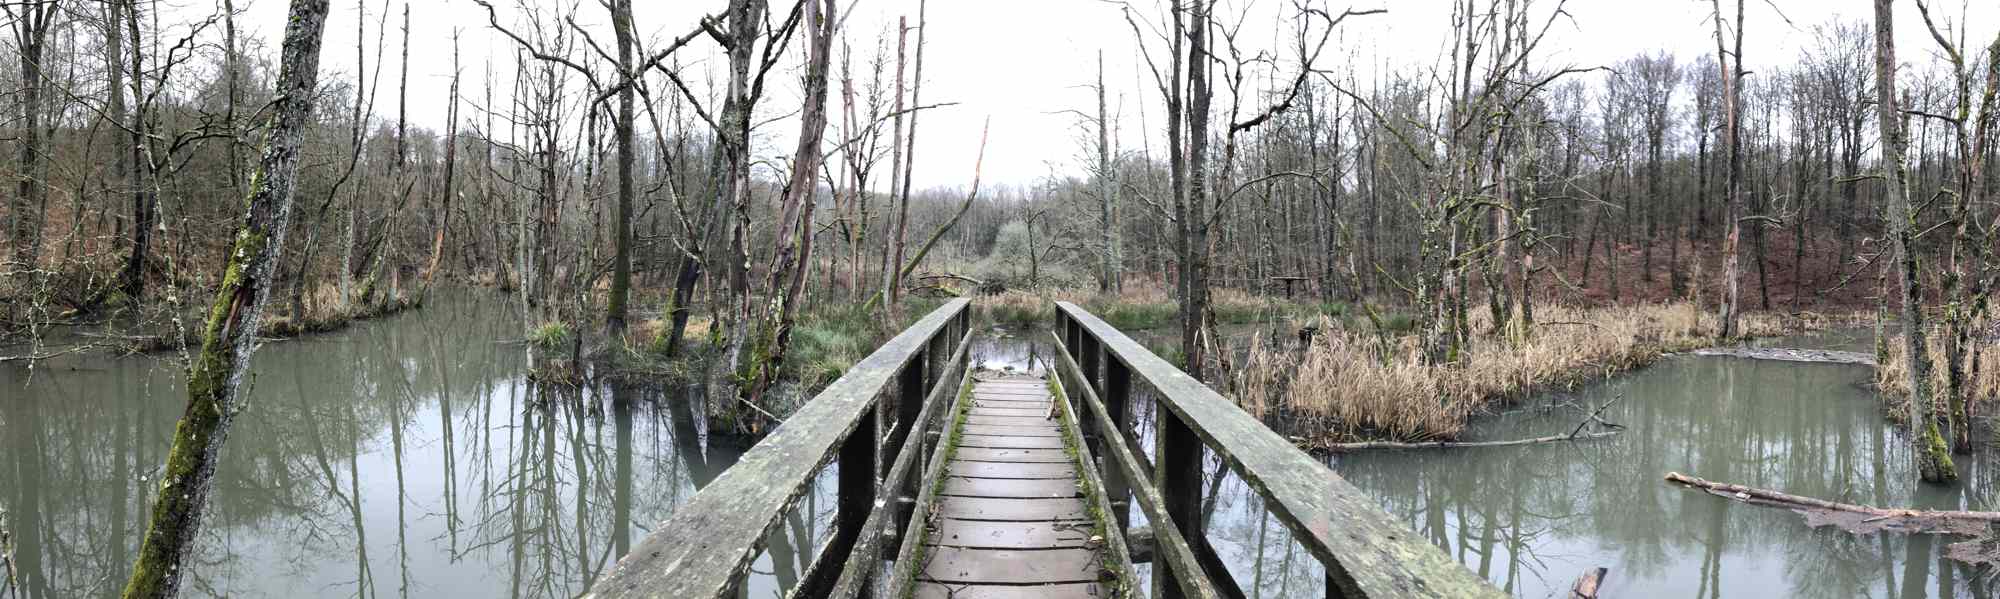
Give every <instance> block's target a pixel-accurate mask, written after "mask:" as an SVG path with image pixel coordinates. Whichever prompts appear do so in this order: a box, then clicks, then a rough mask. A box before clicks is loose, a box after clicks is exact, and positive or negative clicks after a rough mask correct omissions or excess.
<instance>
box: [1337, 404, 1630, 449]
mask: <svg viewBox="0 0 2000 599" xmlns="http://www.w3.org/2000/svg"><path fill="white" fill-rule="evenodd" d="M1621 399H1625V396H1623V395H1620V396H1618V397H1614V398H1612V399H1611V401H1607V402H1604V405H1600V406H1597V407H1596V408H1593V409H1591V411H1590V413H1589V414H1586V415H1584V418H1583V421H1582V422H1578V423H1576V428H1574V429H1570V431H1569V434H1567V435H1549V436H1547V437H1535V438H1532V439H1513V440H1510V441H1422V442H1415V443H1411V442H1404V441H1360V442H1355V443H1334V444H1332V445H1328V446H1326V448H1327V449H1330V450H1333V451H1355V450H1360V449H1463V448H1472V447H1511V446H1515V445H1533V444H1536V443H1556V442H1560V441H1588V440H1591V439H1602V438H1605V437H1609V436H1612V435H1616V434H1618V429H1622V428H1625V427H1623V426H1620V425H1618V424H1615V423H1611V422H1605V421H1604V418H1603V417H1602V416H1601V415H1602V414H1603V413H1604V410H1605V408H1609V407H1611V406H1612V405H1613V404H1616V403H1618V400H1621ZM1592 422H1595V423H1597V424H1599V425H1601V426H1603V427H1605V428H1607V429H1611V430H1603V431H1593V432H1588V433H1586V432H1583V429H1584V427H1587V426H1590V423H1592Z"/></svg>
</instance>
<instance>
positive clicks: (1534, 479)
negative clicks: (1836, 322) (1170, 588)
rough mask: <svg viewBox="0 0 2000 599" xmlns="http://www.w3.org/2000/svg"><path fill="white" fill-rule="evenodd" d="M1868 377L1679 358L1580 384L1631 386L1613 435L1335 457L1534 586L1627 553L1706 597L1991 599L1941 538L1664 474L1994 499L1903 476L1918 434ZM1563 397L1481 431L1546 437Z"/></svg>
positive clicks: (1511, 582)
mask: <svg viewBox="0 0 2000 599" xmlns="http://www.w3.org/2000/svg"><path fill="white" fill-rule="evenodd" d="M1864 374H1865V373H1860V372H1859V371H1856V370H1852V369H1842V368H1839V367H1826V366H1796V365H1784V364H1772V363H1764V362H1750V361H1732V360H1711V359H1700V360H1684V361H1672V362H1668V363H1666V364H1662V365H1659V366H1656V367H1654V368H1651V369H1648V370H1644V371H1639V372H1636V373H1634V374H1631V375H1628V376H1626V377H1622V378H1620V379H1619V380H1617V381H1613V382H1611V383H1608V384H1604V385H1599V386H1597V387H1594V388H1591V389H1587V390H1585V391H1583V392H1582V393H1581V395H1582V397H1580V398H1579V399H1580V400H1588V401H1582V402H1581V403H1589V402H1592V401H1594V402H1597V403H1602V402H1603V401H1605V400H1606V399H1608V398H1609V397H1612V396H1615V395H1621V394H1622V395H1624V396H1626V397H1627V400H1626V401H1624V402H1621V403H1620V405H1619V406H1618V407H1616V408H1615V409H1614V411H1615V412H1616V413H1614V414H1608V415H1607V418H1608V419H1609V420H1612V421H1614V422H1619V423H1621V424H1625V425H1627V427H1628V428H1627V430H1626V432H1625V433H1624V434H1622V435H1620V436H1618V437H1617V438H1615V439H1613V440H1610V441H1608V442H1602V443H1593V444H1589V445H1575V446H1549V447H1535V448H1519V449H1509V450H1494V451H1488V450H1480V451H1461V452H1398V453H1373V454H1354V455H1347V456H1341V457H1339V458H1337V459H1336V460H1335V467H1336V470H1337V471H1339V472H1340V473H1341V474H1342V475H1343V476H1345V477H1346V478H1348V480H1350V481H1351V482H1353V483H1355V484H1356V485H1358V486H1360V487H1361V488H1363V489H1366V490H1368V491H1369V492H1370V493H1372V494H1373V495H1375V496H1376V497H1377V498H1379V499H1380V500H1381V502H1382V503H1383V504H1384V506H1385V507H1386V508H1387V509H1388V510H1389V511H1390V512H1391V513H1394V514H1397V515H1398V516H1399V517H1401V518H1402V519H1403V520H1404V521H1405V522H1406V523H1407V524H1409V525H1410V526H1411V527H1412V528H1413V529H1415V530H1417V531H1419V532H1420V533H1422V534H1424V535H1425V536H1426V538H1429V539H1431V540H1432V541H1433V542H1434V543H1436V544H1438V545H1439V546H1441V547H1444V548H1445V549H1446V550H1447V551H1448V552H1450V553H1452V554H1453V555H1454V556H1456V557H1457V558H1458V559H1459V560H1460V561H1461V562H1462V563H1464V564H1466V565H1467V566H1468V567H1471V568H1473V569H1475V570H1477V571H1479V572H1480V573H1481V574H1482V575H1484V576H1486V577H1487V578H1488V579H1489V580H1493V581H1494V582H1495V583H1496V584H1500V585H1503V586H1504V587H1505V588H1507V589H1508V590H1509V591H1511V592H1513V593H1514V594H1516V595H1517V596H1523V597H1542V596H1547V595H1548V594H1549V593H1550V592H1551V591H1552V590H1555V589H1559V588H1562V587H1564V586H1566V585H1567V584H1568V582H1569V580H1570V579H1572V578H1574V576H1575V574H1576V572H1578V571H1580V570H1582V569H1583V568H1585V567H1591V566H1609V567H1611V572H1612V576H1613V577H1619V578H1622V580H1624V581H1626V582H1625V583H1624V584H1632V585H1638V586H1642V587H1643V586H1647V585H1674V586H1673V587H1672V588H1686V589H1689V590H1693V591H1696V593H1695V594H1696V595H1697V596H1700V597H1731V596H1796V597H1857V596H1879V597H1894V598H1903V597H1933V596H1937V597H1948V596H1966V595H1973V596H1983V595H1984V593H1985V589H1984V585H1983V584H1982V585H1979V587H1980V588H1979V589H1978V590H1977V591H1974V590H1973V586H1974V583H1973V582H1972V581H1971V580H1970V579H1971V578H1974V577H1975V574H1976V573H1975V572H1971V571H1969V570H1968V569H1967V568H1964V567H1960V566H1956V565H1954V566H1950V567H1941V566H1940V565H1939V564H1940V562H1939V556H1938V555H1937V554H1938V553H1940V551H1939V550H1938V549H1937V548H1936V547H1933V546H1931V545H1932V544H1933V543H1935V542H1936V540H1934V539H1931V538H1928V537H1915V538H1911V537H1906V536H1901V535H1893V536H1879V535H1878V536H1870V537H1866V538H1858V537H1854V536H1852V535H1848V534H1846V533H1842V532H1838V531H1816V530H1813V529H1811V528H1808V527H1807V526H1805V525H1804V524H1802V523H1801V522H1800V520H1799V518H1798V517H1797V516H1796V515H1794V514H1791V513H1789V512H1784V511H1782V510H1766V509H1755V508H1750V509H1746V508H1743V507H1741V506H1734V507H1732V506H1729V505H1727V504H1726V502H1723V501H1720V500H1716V499H1715V498H1712V497H1708V496H1705V495H1701V494H1693V493H1684V492H1681V491H1680V490H1678V489H1674V488H1672V487H1670V486H1667V485H1663V484H1661V483H1660V482H1659V480H1658V477H1659V476H1660V475H1661V474H1663V473H1665V472H1668V471H1683V472H1692V473H1702V475H1703V476H1712V477H1715V478H1727V479H1728V480H1732V481H1753V482H1754V484H1755V485H1756V486H1761V487H1768V488H1780V489H1786V490H1788V491H1789V492H1797V493H1800V494H1806V495H1812V496H1816V497H1833V498H1838V499H1840V500H1842V501H1851V502H1857V503H1867V504H1874V505H1916V506H1922V507H1930V508H1943V509H1953V508H1956V509H1967V508H1974V507H1978V506H1979V505H1980V504H1981V502H1982V501H1984V499H1983V498H1979V497H1973V496H1969V495H1967V494H1966V492H1965V491H1963V490H1959V489H1952V490H1931V489H1924V488H1917V487H1916V485H1910V484H1903V483H1902V482H1900V481H1904V480H1909V479H1913V478H1914V477H1913V476H1909V473H1908V472H1907V470H1908V467H1909V466H1908V465H1909V464H1910V463H1911V459H1910V456H1909V454H1908V450H1907V448H1906V447H1904V445H1906V443H1903V442H1901V441H1898V440H1897V439H1896V438H1895V436H1896V434H1897V433H1895V432H1894V431H1893V430H1890V429H1888V428H1887V427H1886V426H1885V425H1884V423H1883V421H1882V419H1881V416H1880V414H1879V412H1877V410H1876V407H1875V403H1874V401H1873V399H1872V398H1871V397H1869V396H1867V395H1866V393H1865V392H1864V391H1861V390H1859V389H1857V388H1856V387H1855V386H1854V383H1855V382H1857V381H1858V380H1860V377H1861V376H1863V375H1864ZM1562 399H1564V398H1560V397H1558V398H1553V399H1550V400H1536V401H1535V402H1532V403H1534V404H1536V405H1534V406H1531V407H1525V408H1524V409H1523V410H1520V411H1518V412H1515V413H1509V414H1505V415H1500V416H1496V417H1492V418H1489V419H1487V420H1486V421H1484V422H1482V424H1481V426H1482V428H1481V429H1480V430H1478V431H1475V434H1476V435H1477V434H1483V435H1488V436H1491V437H1493V438H1512V437H1517V436H1523V435H1534V434H1546V432H1545V431H1547V430H1553V429H1554V428H1559V427H1562V426H1565V425H1567V424H1570V423H1573V421H1574V416H1573V414H1569V413H1567V412H1566V411H1564V410H1545V409H1542V407H1541V404H1543V403H1544V402H1556V403H1559V402H1560V401H1561V400H1562ZM1981 466H1983V464H1980V463H1978V462H1976V461H1975V462H1973V463H1972V465H1971V467H1970V468H1969V470H1968V473H1969V475H1970V476H1974V477H1982V478H1981V480H1987V481H1990V479H1991V478H1992V477H1993V474H1991V472H1990V471H1991V470H1992V469H1991V468H1982V467H1981ZM1709 473H1714V474H1709ZM1965 488H1980V487H1979V485H1977V484H1973V485H1966V486H1965ZM1745 572H1781V573H1780V574H1777V575H1770V574H1755V575H1752V576H1747V577H1746V576H1745V575H1744V573H1745ZM1633 581H1637V582H1633Z"/></svg>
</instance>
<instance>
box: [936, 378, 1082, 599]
mask: <svg viewBox="0 0 2000 599" xmlns="http://www.w3.org/2000/svg"><path fill="white" fill-rule="evenodd" d="M1047 385H1048V383H1047V381H1045V380H1043V379H1041V378H1034V377H1028V376H1024V375H995V374H991V373H981V374H979V375H977V376H976V377H975V382H974V383H973V389H972V401H973V403H972V407H971V410H970V411H969V412H967V413H966V418H965V424H964V428H963V429H962V430H961V431H960V436H959V441H958V448H957V451H956V452H955V453H954V454H953V456H952V459H951V461H950V465H949V466H948V472H949V473H950V476H949V477H948V478H946V479H945V480H944V482H943V486H942V487H941V488H940V489H939V494H938V497H937V509H936V514H937V516H936V517H937V524H936V526H935V528H934V529H932V531H931V533H930V534H929V535H928V536H927V538H926V541H925V547H924V550H925V555H926V558H925V561H924V563H923V572H922V573H921V574H920V575H919V576H918V578H917V579H918V581H919V582H918V586H917V593H916V596H917V597H918V598H920V599H1013V598H1027V597H1049V598H1053V599H1068V598H1084V597H1102V596H1103V595H1104V593H1103V591H1102V589H1100V588H1099V587H1098V569H1099V567H1098V564H1099V562H1100V557H1099V555H1098V552H1099V550H1100V546H1101V545H1102V543H1101V542H1093V541H1092V540H1091V534H1092V533H1091V531H1092V530H1093V523H1092V522H1091V521H1090V513H1089V510H1087V509H1086V507H1085V503H1084V497H1083V496H1082V495H1081V494H1080V493H1079V492H1078V490H1077V483H1076V481H1077V467H1076V464H1075V463H1074V460H1073V459H1072V458H1071V457H1070V454H1069V453H1068V452H1067V451H1066V450H1065V449H1064V444H1063V436H1064V434H1065V432H1064V430H1063V428H1062V425H1063V420H1062V419H1061V418H1059V417H1056V416H1054V415H1053V414H1052V412H1051V411H1050V410H1051V409H1052V407H1053V406H1052V404H1051V403H1050V397H1049V389H1048V386H1047Z"/></svg>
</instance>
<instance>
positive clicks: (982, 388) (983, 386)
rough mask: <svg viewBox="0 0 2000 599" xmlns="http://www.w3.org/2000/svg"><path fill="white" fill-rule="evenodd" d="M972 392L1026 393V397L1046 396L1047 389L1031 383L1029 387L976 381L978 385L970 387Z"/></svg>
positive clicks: (985, 393)
mask: <svg viewBox="0 0 2000 599" xmlns="http://www.w3.org/2000/svg"><path fill="white" fill-rule="evenodd" d="M972 393H982V395H1028V397H1048V389H1044V387H1040V385H1032V387H1030V385H1020V387H1010V385H994V383H978V387H972Z"/></svg>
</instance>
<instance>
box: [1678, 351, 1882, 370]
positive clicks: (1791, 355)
mask: <svg viewBox="0 0 2000 599" xmlns="http://www.w3.org/2000/svg"><path fill="white" fill-rule="evenodd" d="M1689 353H1692V354H1694V355H1697V356H1719V357H1725V358H1742V359H1745V360H1772V361H1777V362H1804V363H1807V364H1858V365H1862V366H1874V365H1875V356H1874V355H1873V354H1865V353H1861V352H1852V351H1837V350H1828V349H1791V348H1783V347H1710V348H1706V349H1697V350H1694V351H1692V352H1689Z"/></svg>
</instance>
